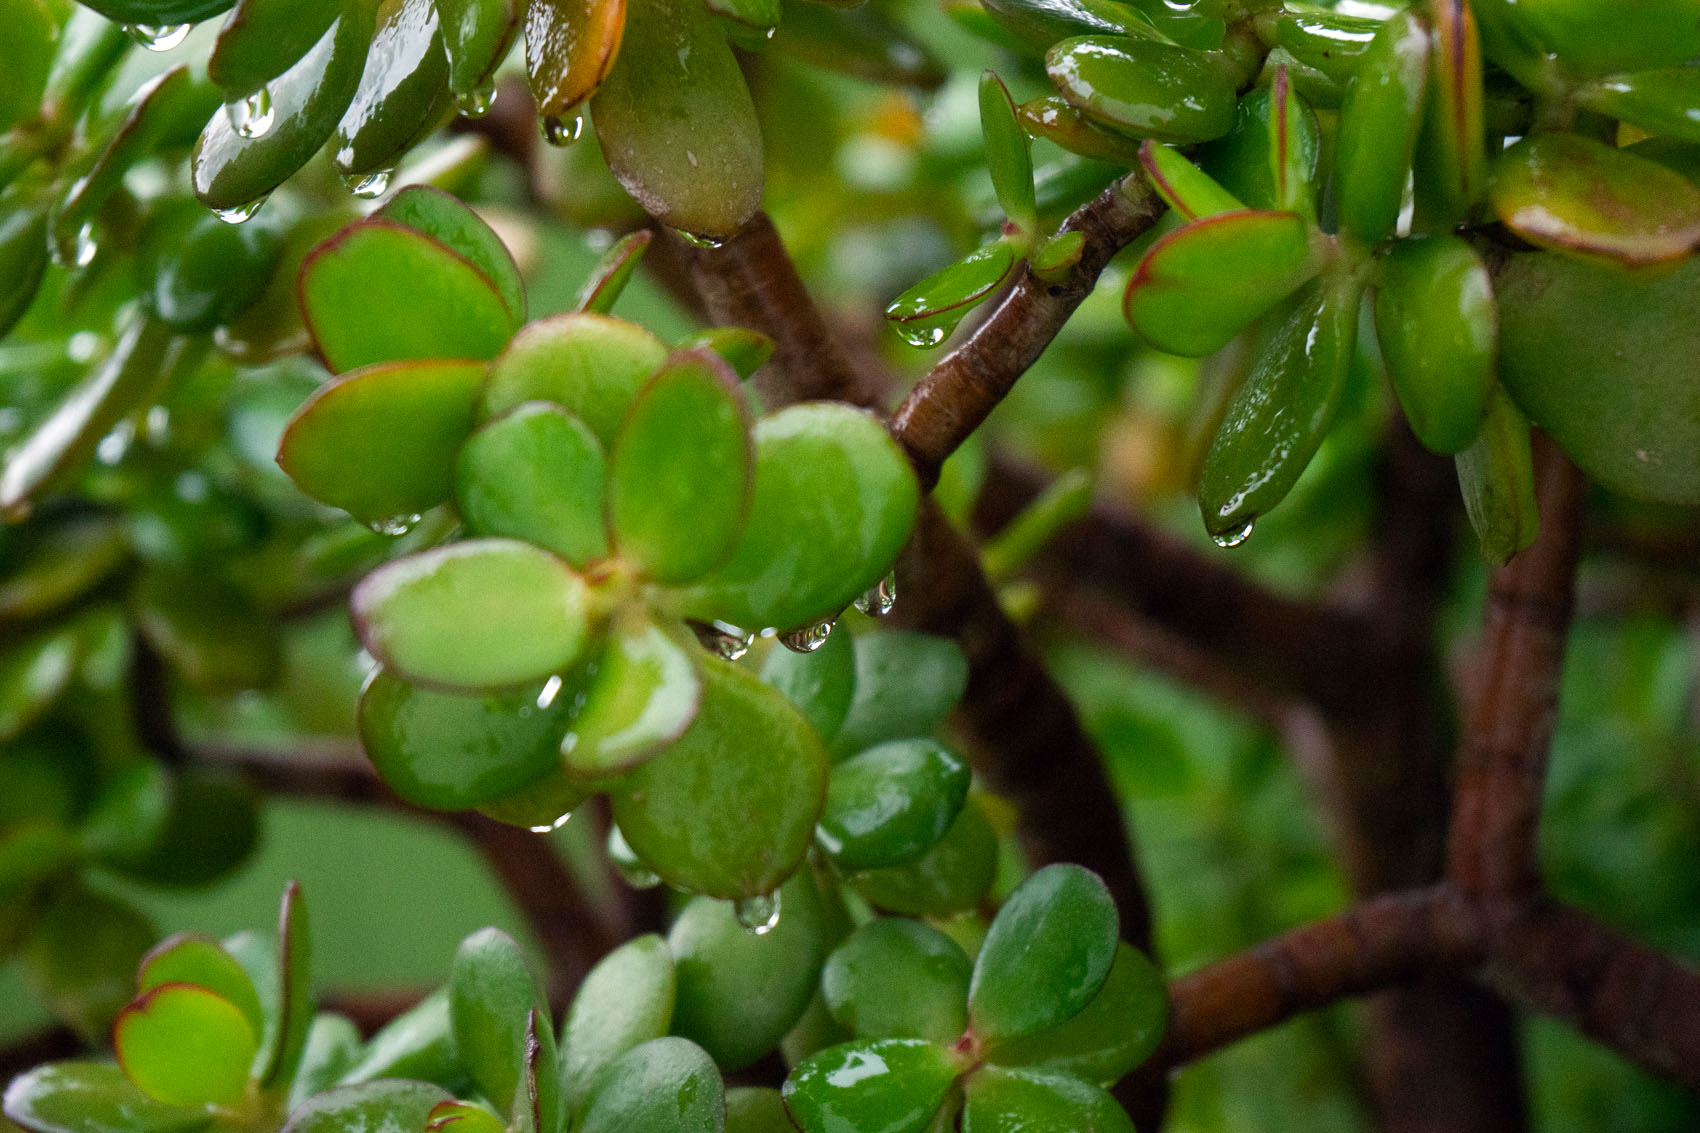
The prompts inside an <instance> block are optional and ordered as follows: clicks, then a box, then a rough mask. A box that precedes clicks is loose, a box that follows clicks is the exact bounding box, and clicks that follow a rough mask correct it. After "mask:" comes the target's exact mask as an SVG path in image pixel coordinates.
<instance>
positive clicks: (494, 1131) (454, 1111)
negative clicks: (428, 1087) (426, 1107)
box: [425, 1101, 507, 1133]
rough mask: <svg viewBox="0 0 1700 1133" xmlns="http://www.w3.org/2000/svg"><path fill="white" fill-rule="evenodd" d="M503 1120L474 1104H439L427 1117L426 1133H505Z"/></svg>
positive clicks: (448, 1102) (451, 1102) (457, 1102)
mask: <svg viewBox="0 0 1700 1133" xmlns="http://www.w3.org/2000/svg"><path fill="white" fill-rule="evenodd" d="M505 1129H507V1125H506V1124H504V1123H503V1121H502V1119H501V1118H499V1117H497V1116H496V1115H495V1114H493V1113H491V1112H490V1111H489V1110H487V1109H485V1108H484V1107H483V1106H481V1105H477V1104H475V1103H473V1102H463V1101H447V1102H438V1103H437V1104H436V1105H434V1106H432V1107H431V1112H430V1113H428V1114H426V1115H425V1133H503V1131H504V1130H505Z"/></svg>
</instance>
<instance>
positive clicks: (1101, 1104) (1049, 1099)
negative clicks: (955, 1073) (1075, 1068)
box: [962, 1066, 1134, 1133]
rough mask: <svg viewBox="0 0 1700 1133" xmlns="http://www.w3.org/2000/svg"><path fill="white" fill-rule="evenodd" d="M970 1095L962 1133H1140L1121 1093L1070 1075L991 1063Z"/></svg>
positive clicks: (974, 1079) (973, 1078)
mask: <svg viewBox="0 0 1700 1133" xmlns="http://www.w3.org/2000/svg"><path fill="white" fill-rule="evenodd" d="M967 1095H968V1096H967V1104H966V1105H964V1107H963V1110H962V1133H1013V1131H1015V1130H1020V1131H1021V1133H1088V1131H1089V1133H1134V1128H1133V1122H1132V1121H1131V1120H1130V1119H1129V1118H1128V1116H1127V1111H1126V1110H1124V1109H1122V1107H1121V1105H1120V1104H1119V1103H1117V1101H1116V1099H1115V1098H1113V1097H1111V1096H1110V1095H1109V1094H1108V1093H1107V1092H1105V1091H1104V1090H1101V1089H1099V1088H1098V1087H1097V1086H1093V1085H1089V1084H1088V1083H1086V1082H1082V1081H1081V1080H1080V1079H1078V1078H1074V1077H1071V1076H1069V1075H1067V1074H1050V1073H1045V1072H1043V1071H1036V1070H1004V1069H1001V1068H999V1067H995V1066H988V1067H984V1068H982V1069H980V1070H977V1071H975V1072H974V1073H973V1074H972V1075H970V1076H969V1078H968V1088H967Z"/></svg>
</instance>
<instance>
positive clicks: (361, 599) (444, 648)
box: [351, 539, 592, 689]
mask: <svg viewBox="0 0 1700 1133" xmlns="http://www.w3.org/2000/svg"><path fill="white" fill-rule="evenodd" d="M351 607H352V609H353V613H354V620H355V625H356V628H357V629H358V630H359V633H360V639H361V642H362V643H363V644H364V645H365V646H366V648H367V649H368V650H369V651H370V652H371V653H372V656H374V657H376V658H378V660H379V661H380V662H382V663H383V664H384V665H386V666H387V667H389V668H391V669H393V670H395V672H396V674H397V675H398V676H401V677H403V678H406V679H409V680H413V681H416V682H419V683H422V684H427V685H435V686H441V687H445V688H448V689H473V688H492V687H499V686H502V685H513V684H520V683H522V682H526V681H540V680H543V679H544V678H545V677H548V676H549V675H550V674H552V673H557V672H560V671H562V670H564V669H566V668H567V666H569V665H571V664H572V663H573V662H574V661H575V660H577V659H578V656H579V654H580V653H581V652H583V650H584V646H585V643H586V641H587V639H588V637H589V633H590V621H591V617H592V614H591V610H590V601H589V595H588V588H587V587H586V585H585V582H584V579H582V578H581V577H579V576H578V575H577V574H575V573H574V572H573V571H572V569H571V568H570V567H568V566H567V564H565V563H563V562H562V561H561V560H559V559H557V558H555V557H554V556H553V555H551V554H549V553H548V552H546V551H540V550H538V549H537V548H536V547H533V546H531V545H530V544H528V543H518V542H515V541H513V540H511V539H473V540H468V541H467V542H464V543H454V544H451V545H449V546H446V547H438V548H435V549H433V550H430V551H424V552H421V553H420V554H417V555H410V556H408V557H407V558H404V559H397V560H396V561H395V562H392V563H388V564H386V565H385V566H382V567H380V568H378V569H377V570H376V571H373V572H372V573H371V574H369V575H367V576H366V577H365V578H364V579H362V580H361V582H360V584H359V585H358V586H356V587H355V589H354V595H353V598H352V600H351Z"/></svg>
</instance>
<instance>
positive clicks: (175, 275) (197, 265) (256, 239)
mask: <svg viewBox="0 0 1700 1133" xmlns="http://www.w3.org/2000/svg"><path fill="white" fill-rule="evenodd" d="M182 203H183V209H182V210H175V209H174V210H171V211H169V212H168V213H166V214H165V215H164V216H163V217H160V218H159V219H158V222H157V223H150V224H149V225H148V227H147V228H146V229H144V231H143V235H142V240H141V248H140V249H139V254H138V264H137V267H138V269H139V274H140V276H141V284H142V287H143V289H144V290H143V292H142V301H143V302H144V303H145V304H146V305H147V308H148V310H149V311H150V312H151V313H152V314H153V315H154V317H156V318H158V319H159V320H160V321H161V322H163V323H165V324H166V325H167V326H169V327H171V328H172V329H174V330H180V331H190V332H193V331H202V332H204V331H209V330H212V329H213V328H214V327H217V326H222V325H224V324H226V323H228V322H231V321H232V320H234V319H235V318H236V317H237V316H239V315H241V314H242V312H243V311H245V310H247V309H248V308H249V307H250V306H252V305H253V304H254V303H255V302H256V301H258V299H259V298H260V296H261V295H262V294H263V293H264V292H265V289H266V287H267V285H268V284H270V282H271V278H272V272H273V271H274V270H275V269H276V268H277V266H278V262H279V260H280V259H281V258H282V255H283V237H284V233H283V229H282V228H281V227H280V226H278V225H276V224H274V223H270V218H269V217H256V218H255V219H253V220H251V221H249V222H248V223H246V224H226V223H224V222H223V221H222V220H219V219H218V218H217V217H216V216H213V215H212V214H210V213H208V212H207V211H206V209H204V208H202V207H201V206H200V205H198V204H196V203H195V202H193V201H184V202H182Z"/></svg>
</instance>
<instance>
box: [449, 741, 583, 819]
mask: <svg viewBox="0 0 1700 1133" xmlns="http://www.w3.org/2000/svg"><path fill="white" fill-rule="evenodd" d="M557 751H558V745H557ZM591 794H592V789H591V788H590V787H589V786H587V785H585V784H583V783H580V782H579V781H578V780H577V779H575V778H574V777H573V776H572V775H570V774H568V772H567V769H566V768H565V767H564V766H560V765H559V764H557V766H555V767H553V768H551V769H550V770H549V771H548V772H547V773H545V774H544V775H543V776H542V777H541V778H538V779H534V780H532V781H531V782H530V783H527V784H526V785H525V786H523V787H521V788H520V789H519V790H517V791H515V792H514V793H513V794H511V795H503V796H502V797H501V798H497V799H490V800H489V801H487V802H482V803H479V804H478V807H477V810H478V812H479V813H480V814H483V815H485V816H486V817H488V818H493V819H495V820H496V821H497V822H504V823H506V824H507V825H509V826H523V827H525V828H526V829H528V830H531V831H533V832H538V831H540V830H541V829H542V828H543V827H549V828H550V829H553V828H555V827H557V826H559V825H560V824H561V823H562V822H564V821H566V818H567V816H568V815H570V814H572V812H573V811H575V810H577V809H578V808H579V807H580V806H581V805H582V804H583V803H584V800H585V799H587V798H589V797H590V796H591Z"/></svg>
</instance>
